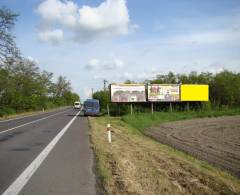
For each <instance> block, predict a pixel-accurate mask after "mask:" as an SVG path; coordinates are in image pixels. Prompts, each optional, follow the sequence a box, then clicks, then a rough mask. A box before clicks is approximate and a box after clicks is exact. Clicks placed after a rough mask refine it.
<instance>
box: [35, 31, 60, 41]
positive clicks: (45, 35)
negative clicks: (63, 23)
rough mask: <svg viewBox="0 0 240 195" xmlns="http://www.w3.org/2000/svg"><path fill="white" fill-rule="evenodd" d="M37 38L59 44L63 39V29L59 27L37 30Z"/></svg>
mask: <svg viewBox="0 0 240 195" xmlns="http://www.w3.org/2000/svg"><path fill="white" fill-rule="evenodd" d="M38 39H39V41H42V42H47V43H51V44H54V45H55V44H59V43H60V42H61V41H62V40H63V31H62V30H61V29H55V30H44V31H41V32H38Z"/></svg>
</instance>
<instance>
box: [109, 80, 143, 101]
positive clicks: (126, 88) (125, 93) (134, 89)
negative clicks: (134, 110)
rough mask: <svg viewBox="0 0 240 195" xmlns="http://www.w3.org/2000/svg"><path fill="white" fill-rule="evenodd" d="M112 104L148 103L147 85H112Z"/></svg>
mask: <svg viewBox="0 0 240 195" xmlns="http://www.w3.org/2000/svg"><path fill="white" fill-rule="evenodd" d="M111 101H112V102H146V92H145V85H137V84H123V85H115V84H114V85H113V84H112V85H111Z"/></svg>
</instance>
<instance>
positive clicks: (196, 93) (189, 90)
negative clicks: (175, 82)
mask: <svg viewBox="0 0 240 195" xmlns="http://www.w3.org/2000/svg"><path fill="white" fill-rule="evenodd" d="M208 88H209V87H208V85H181V101H208V99H209V97H208V96H209V95H208V93H209V92H208V91H209V89H208Z"/></svg>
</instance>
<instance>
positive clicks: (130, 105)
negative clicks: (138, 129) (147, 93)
mask: <svg viewBox="0 0 240 195" xmlns="http://www.w3.org/2000/svg"><path fill="white" fill-rule="evenodd" d="M130 110H131V115H132V114H133V108H132V103H131V104H130Z"/></svg>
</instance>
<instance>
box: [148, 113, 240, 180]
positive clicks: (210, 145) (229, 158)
mask: <svg viewBox="0 0 240 195" xmlns="http://www.w3.org/2000/svg"><path fill="white" fill-rule="evenodd" d="M146 134H147V135H149V136H151V137H153V138H154V139H156V140H158V141H159V142H161V143H164V144H167V145H170V146H172V147H174V148H177V149H180V150H183V151H185V152H187V153H189V154H191V155H193V156H195V157H197V158H199V159H201V160H205V161H207V162H209V163H210V164H213V165H215V166H217V167H219V168H221V169H224V170H227V171H229V172H230V173H232V174H233V175H235V176H237V177H238V178H240V116H228V117H219V118H206V119H191V120H186V121H177V122H169V123H164V124H161V125H159V126H155V127H152V128H150V129H147V130H146Z"/></svg>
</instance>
